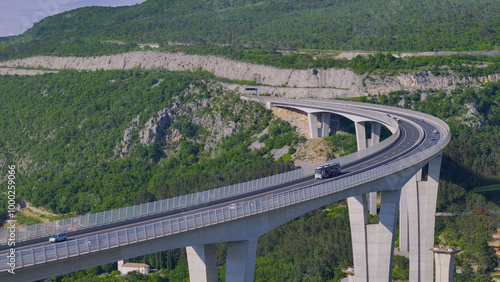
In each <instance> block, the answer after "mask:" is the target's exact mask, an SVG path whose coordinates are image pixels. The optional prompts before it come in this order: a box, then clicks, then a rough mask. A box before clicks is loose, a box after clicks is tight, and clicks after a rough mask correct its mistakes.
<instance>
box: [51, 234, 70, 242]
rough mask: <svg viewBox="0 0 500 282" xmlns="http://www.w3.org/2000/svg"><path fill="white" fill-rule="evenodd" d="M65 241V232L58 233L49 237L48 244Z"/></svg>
mask: <svg viewBox="0 0 500 282" xmlns="http://www.w3.org/2000/svg"><path fill="white" fill-rule="evenodd" d="M67 239H68V236H67V235H66V232H59V233H57V234H54V235H52V236H50V238H49V242H50V243H57V242H61V241H65V240H67Z"/></svg>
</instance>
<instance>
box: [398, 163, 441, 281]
mask: <svg viewBox="0 0 500 282" xmlns="http://www.w3.org/2000/svg"><path fill="white" fill-rule="evenodd" d="M441 157H442V154H439V155H438V156H435V157H434V158H432V159H431V160H430V161H429V173H428V177H427V180H426V181H421V179H420V180H419V179H418V178H419V177H418V175H417V176H415V178H414V180H413V181H414V182H415V183H414V184H411V185H408V186H407V188H408V189H407V190H406V199H407V207H408V223H409V224H408V230H410V232H409V236H408V237H409V247H410V281H432V280H433V278H434V265H433V258H432V253H431V252H429V249H430V248H432V246H433V245H434V223H435V218H434V214H435V213H436V201H437V192H438V182H439V173H440V170H441Z"/></svg>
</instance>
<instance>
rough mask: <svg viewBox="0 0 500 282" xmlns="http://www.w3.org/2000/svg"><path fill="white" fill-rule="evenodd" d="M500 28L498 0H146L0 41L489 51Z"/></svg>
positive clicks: (62, 17) (41, 46)
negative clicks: (18, 37)
mask: <svg viewBox="0 0 500 282" xmlns="http://www.w3.org/2000/svg"><path fill="white" fill-rule="evenodd" d="M499 31H500V1H498V0H447V1H443V0H426V1H412V0H399V1H396V0H392V1H390V0H372V1H361V0H325V1H318V0H282V1H257V0H239V1H227V0H213V1H202V0H182V1H180V0H172V1H164V0H148V1H146V2H144V3H142V4H140V5H135V6H132V7H120V8H105V7H88V8H82V9H77V10H73V11H69V12H65V13H62V14H59V15H55V16H52V17H49V18H46V19H44V20H42V21H41V22H39V23H37V24H35V26H34V27H33V28H32V29H30V30H28V31H27V32H26V33H25V34H24V35H23V40H17V43H16V44H15V46H14V49H10V48H9V49H4V51H2V49H3V48H2V46H3V47H4V48H5V45H2V43H0V54H1V53H10V52H12V51H13V50H15V51H16V52H17V53H18V54H19V53H25V52H29V53H32V54H35V53H36V54H40V53H45V54H47V53H52V52H55V51H56V53H59V54H60V53H65V54H71V53H72V52H77V49H78V48H82V46H85V48H87V49H89V48H90V49H96V50H100V49H106V50H107V49H117V48H118V49H126V50H130V49H132V48H133V47H134V45H130V46H128V45H126V44H125V45H118V44H111V45H112V46H108V45H110V44H109V43H106V42H109V40H119V41H122V42H124V43H131V42H133V43H160V44H168V42H177V43H185V44H209V45H220V44H235V45H242V46H252V47H273V48H282V49H290V48H316V49H337V50H380V51H430V50H487V49H490V50H491V49H495V48H496V47H498V46H500V36H498V35H499ZM115 42H116V41H115ZM3 57H5V54H3Z"/></svg>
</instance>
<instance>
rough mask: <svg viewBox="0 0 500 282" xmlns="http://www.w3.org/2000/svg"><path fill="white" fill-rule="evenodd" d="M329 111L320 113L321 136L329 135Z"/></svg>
mask: <svg viewBox="0 0 500 282" xmlns="http://www.w3.org/2000/svg"><path fill="white" fill-rule="evenodd" d="M330 120H331V114H330V113H321V137H327V136H329V135H330V124H331V123H330Z"/></svg>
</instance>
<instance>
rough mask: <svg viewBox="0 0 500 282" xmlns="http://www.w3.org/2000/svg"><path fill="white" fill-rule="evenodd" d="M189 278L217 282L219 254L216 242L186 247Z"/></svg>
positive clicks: (201, 281)
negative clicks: (217, 253) (216, 251)
mask: <svg viewBox="0 0 500 282" xmlns="http://www.w3.org/2000/svg"><path fill="white" fill-rule="evenodd" d="M186 253H187V259H188V266H189V280H191V281H200V282H217V281H218V280H217V255H216V253H215V244H207V245H201V246H189V247H186Z"/></svg>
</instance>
